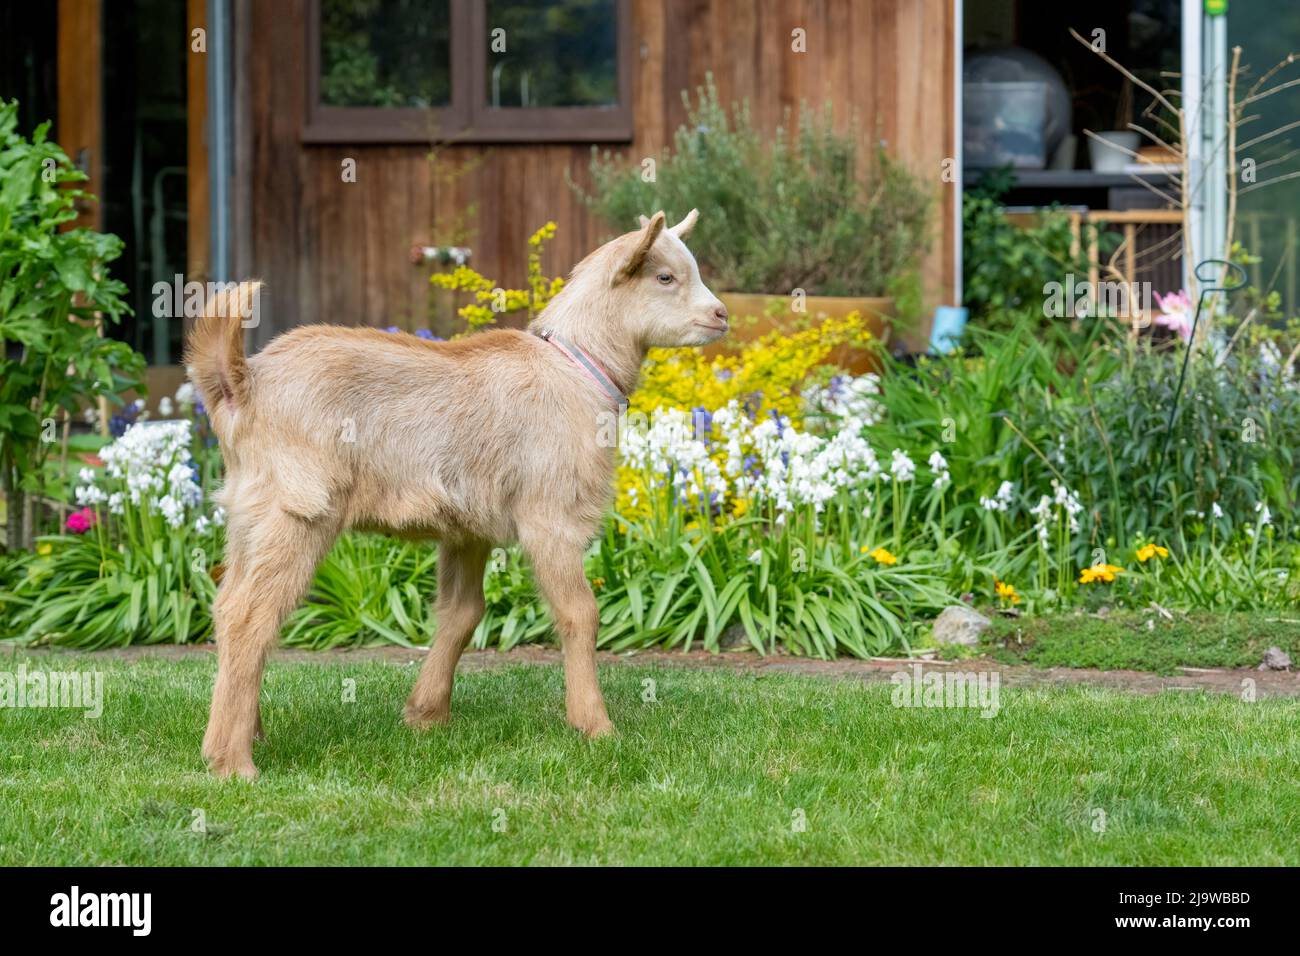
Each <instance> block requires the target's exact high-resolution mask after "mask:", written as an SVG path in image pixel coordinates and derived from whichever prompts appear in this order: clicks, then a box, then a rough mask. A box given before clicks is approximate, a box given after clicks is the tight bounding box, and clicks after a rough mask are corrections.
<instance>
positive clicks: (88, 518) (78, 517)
mask: <svg viewBox="0 0 1300 956" xmlns="http://www.w3.org/2000/svg"><path fill="white" fill-rule="evenodd" d="M98 520H99V518H98V517H97V516H96V514H95V509H94V508H82V509H81V510H80V511H74V512H73V513H72V514H70V515H68V522H67V524H66V525H65V526H64V527H65V528H66V529H67V530H68V531H71V532H72V533H73V534H85V533H86V532H87V531H89V530H90V529H91V528H93V527H94V526H95V522H96V521H98Z"/></svg>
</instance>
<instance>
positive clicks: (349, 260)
mask: <svg viewBox="0 0 1300 956" xmlns="http://www.w3.org/2000/svg"><path fill="white" fill-rule="evenodd" d="M952 7H953V4H952V2H951V0H662V2H661V0H634V3H633V24H634V31H635V43H634V55H635V56H636V57H637V60H636V69H635V79H634V82H633V116H634V128H635V138H634V140H633V142H632V143H631V144H629V145H628V146H626V147H620V148H619V149H621V151H622V152H623V153H624V154H626V155H627V156H628V157H629V161H631V162H639V161H640V159H641V158H642V157H645V156H651V155H657V154H658V153H659V151H660V150H662V149H663V148H664V146H666V145H667V144H669V143H670V142H671V140H672V136H673V132H674V131H675V130H676V128H677V127H678V126H679V125H680V124H682V123H683V122H684V121H685V119H686V107H685V105H684V103H683V102H682V95H681V94H682V91H683V90H685V89H692V90H693V89H694V88H695V87H696V86H698V85H700V84H702V83H703V82H704V80H705V76H706V74H707V73H708V72H710V71H711V72H712V73H713V76H714V81H715V83H716V84H717V87H718V90H719V94H720V96H721V98H722V100H723V101H724V102H731V101H734V100H741V99H745V100H748V101H749V103H750V107H751V109H752V111H753V114H754V117H755V119H756V120H757V122H759V123H760V124H762V125H763V126H765V127H768V128H772V127H774V126H775V125H776V124H777V123H779V122H780V121H781V119H782V117H783V115H784V112H785V111H786V110H788V109H793V108H796V107H797V106H798V104H799V103H800V101H807V102H809V103H810V104H812V105H817V106H820V105H821V104H822V103H824V102H826V101H828V100H829V101H831V102H832V103H833V109H834V116H835V120H836V122H837V123H838V124H845V123H848V122H849V120H850V119H851V118H855V119H856V121H857V123H858V126H859V129H860V135H861V138H862V145H863V147H864V155H865V156H869V155H870V152H871V147H872V146H873V144H874V143H875V142H876V141H877V140H879V141H883V142H884V143H885V144H886V147H887V149H888V150H889V151H890V153H891V154H892V155H894V156H895V157H896V158H899V159H902V160H903V161H905V162H906V163H907V164H908V165H909V166H910V167H911V168H912V169H913V170H914V171H915V172H916V173H917V174H918V175H920V176H922V177H925V178H927V179H928V180H930V181H932V182H933V183H934V191H935V197H936V207H935V228H934V230H933V232H934V241H933V243H932V247H931V251H930V254H929V257H928V259H927V260H926V264H925V268H924V274H923V278H924V287H925V291H926V298H927V300H928V302H929V303H930V304H935V303H938V302H941V301H950V298H951V294H952V289H953V282H954V263H953V261H952V259H953V255H952V254H953V249H952V225H951V224H952V221H953V212H954V206H953V204H954V202H955V200H956V194H955V187H954V186H952V185H951V184H944V183H942V182H941V179H940V167H941V162H942V160H943V159H944V158H945V157H950V156H953V155H954V149H955V147H954V144H953V129H952V125H953V123H952V120H953V107H952V93H951V91H952V89H953V70H954V63H953V42H952V38H953V33H952V31H953V30H954V29H955V26H956V24H955V22H954V13H953V9H952ZM237 9H238V10H239V11H241V12H243V13H244V15H245V18H246V21H247V22H245V23H243V24H237V34H236V35H237V43H238V44H239V49H238V51H237V54H236V63H237V64H238V68H239V69H243V70H246V71H248V82H247V91H248V92H247V96H248V102H247V104H246V115H247V116H248V120H247V124H248V127H249V128H248V129H241V130H240V131H239V133H238V135H240V136H246V137H248V138H249V139H250V140H251V143H246V144H245V146H246V147H247V149H248V155H249V157H250V165H251V183H250V186H249V189H248V193H247V197H248V198H247V200H246V202H247V204H248V207H249V208H248V209H247V214H248V217H249V230H248V240H247V241H248V242H249V243H251V249H243V250H237V251H236V261H237V262H241V263H247V264H248V266H249V268H250V269H251V270H252V271H253V272H254V273H256V274H257V275H259V276H260V277H261V278H263V279H264V280H266V282H267V283H268V290H267V291H268V295H269V308H267V309H265V310H264V313H263V314H264V316H266V317H267V319H268V321H265V322H264V323H263V328H262V329H260V330H258V331H257V333H256V335H255V339H256V341H257V343H258V344H262V343H264V342H265V341H266V340H267V339H268V338H269V337H270V336H271V335H273V334H274V333H275V332H277V331H280V330H282V329H284V328H286V327H288V326H290V325H293V324H296V323H302V322H313V321H327V322H335V323H344V324H369V325H379V326H387V325H400V326H403V327H408V328H415V327H421V326H423V325H425V321H426V317H427V314H428V308H429V299H430V287H429V284H428V274H429V271H430V270H429V269H428V268H427V267H421V266H414V265H412V264H411V261H410V257H409V251H410V248H411V246H412V245H415V244H427V243H429V242H432V241H438V242H445V241H446V240H447V236H446V235H443V234H440V231H439V226H440V225H442V226H443V227H444V229H443V232H445V229H446V227H447V226H448V225H449V224H452V223H454V222H456V220H457V217H458V216H460V215H462V214H463V212H464V210H466V209H467V208H469V207H470V206H471V205H472V206H475V207H476V214H475V215H474V216H473V217H472V219H471V220H470V222H469V224H468V225H469V226H470V235H469V236H468V244H469V245H470V246H471V247H472V248H473V264H474V266H475V267H476V268H478V269H479V270H480V271H482V272H483V273H484V274H486V275H488V276H489V277H491V278H494V279H497V280H498V281H501V282H502V283H504V284H507V285H510V284H518V283H521V282H522V280H523V276H524V266H525V246H524V243H525V240H526V239H527V237H528V236H529V234H531V233H532V232H533V231H534V230H535V229H536V228H537V227H538V226H540V225H542V224H543V223H544V222H546V221H547V220H548V219H553V220H555V221H556V222H557V223H558V225H559V234H558V236H557V237H556V239H555V241H554V242H552V243H551V245H550V247H549V249H548V252H547V255H546V257H545V260H544V262H543V266H544V269H545V270H546V271H547V272H548V274H556V273H564V272H567V271H568V269H569V268H570V267H571V266H572V265H573V264H574V263H576V262H577V261H578V259H580V258H581V257H582V256H583V255H585V254H586V252H587V251H589V250H590V249H591V248H592V247H593V246H594V245H595V244H596V243H597V242H598V241H600V240H601V239H603V238H605V237H607V236H608V235H609V234H610V233H611V232H612V230H610V229H608V228H606V227H605V226H603V225H602V224H601V223H598V222H596V221H594V220H593V219H592V217H591V216H590V215H589V214H588V213H587V211H586V210H585V208H584V207H583V206H582V204H581V203H580V202H579V200H578V199H577V197H576V196H575V195H574V194H573V191H572V190H571V189H570V188H569V187H568V185H567V183H566V174H567V175H568V176H571V177H572V178H573V179H574V180H576V181H577V182H579V183H583V184H585V183H587V182H588V174H587V168H588V164H589V162H590V157H591V147H590V145H589V144H582V143H575V144H455V143H452V144H444V145H443V146H440V147H439V161H440V162H445V163H448V164H450V168H458V167H460V166H461V164H464V167H465V170H466V171H465V172H464V173H463V175H461V176H460V177H459V178H454V177H452V178H449V177H435V176H434V174H433V171H432V166H431V163H430V160H429V147H427V146H424V145H364V146H363V145H353V146H339V145H312V144H304V143H303V142H302V141H301V133H302V129H303V124H304V120H305V116H306V109H305V97H306V89H307V87H306V76H305V75H304V69H305V67H304V64H305V62H306V55H305V54H306V51H305V44H306V38H307V30H306V27H305V22H306V21H305V18H306V16H307V3H306V0H275V2H271V0H250V2H247V3H241V4H240V6H239V7H238V8H237ZM796 27H802V28H803V29H805V30H806V31H807V46H808V52H806V53H802V54H798V53H794V52H792V51H791V31H792V30H793V29H794V28H796ZM347 158H352V159H355V160H356V163H357V181H356V182H355V183H345V182H343V180H342V177H341V169H342V165H341V164H342V162H343V160H344V159H347ZM648 211H649V210H648ZM702 211H703V213H704V214H705V215H707V214H708V210H707V209H706V210H702ZM237 215H238V214H237Z"/></svg>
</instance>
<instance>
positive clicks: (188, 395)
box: [175, 382, 197, 405]
mask: <svg viewBox="0 0 1300 956" xmlns="http://www.w3.org/2000/svg"><path fill="white" fill-rule="evenodd" d="M196 397H197V395H196V394H195V392H194V386H193V385H192V384H191V383H190V382H181V384H180V387H179V388H178V389H176V396H175V398H176V404H177V405H193V404H194V400H195V398H196Z"/></svg>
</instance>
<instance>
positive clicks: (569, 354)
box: [536, 331, 628, 411]
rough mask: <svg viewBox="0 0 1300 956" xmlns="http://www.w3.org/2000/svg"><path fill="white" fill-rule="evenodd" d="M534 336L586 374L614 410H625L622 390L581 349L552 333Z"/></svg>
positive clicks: (541, 333)
mask: <svg viewBox="0 0 1300 956" xmlns="http://www.w3.org/2000/svg"><path fill="white" fill-rule="evenodd" d="M536 334H537V336H538V337H539V338H540V339H541V340H542V341H543V342H550V343H551V344H552V345H554V346H555V347H556V348H557V349H559V350H560V351H561V352H563V353H564V356H565V358H567V359H568V360H569V361H570V362H572V363H573V364H574V365H576V366H578V368H580V369H582V371H583V372H585V373H586V375H587V377H588V378H589V379H591V380H592V381H593V382H595V383H596V386H597V387H598V388H599V389H600V390H601V391H602V392H604V393H605V394H606V395H607V396H609V398H610V399H611V400H612V401H613V402H614V405H615V407H616V408H618V409H619V410H620V411H622V410H624V409H626V408H627V406H628V398H627V396H626V395H624V394H623V392H622V390H621V389H620V388H619V387H618V386H617V385H615V384H614V380H613V379H612V378H610V377H609V375H608V374H607V373H606V372H605V370H604V369H603V368H601V366H600V363H599V362H597V361H596V360H595V359H594V358H592V357H591V356H590V355H588V354H587V353H586V352H585V351H583V350H582V349H581V348H579V347H578V346H576V345H574V344H573V343H572V342H566V341H565V340H564V339H562V338H560V337H559V336H558V335H556V334H555V333H554V332H550V331H547V332H538V333H536Z"/></svg>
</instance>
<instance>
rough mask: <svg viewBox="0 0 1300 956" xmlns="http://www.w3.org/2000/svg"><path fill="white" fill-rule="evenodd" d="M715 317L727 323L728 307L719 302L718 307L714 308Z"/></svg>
mask: <svg viewBox="0 0 1300 956" xmlns="http://www.w3.org/2000/svg"><path fill="white" fill-rule="evenodd" d="M713 317H714V318H715V319H717V320H718V321H720V322H724V323H725V322H726V321H727V307H726V306H725V305H723V304H722V303H721V302H719V303H718V307H717V308H716V309H714V310H713Z"/></svg>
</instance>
